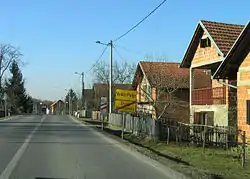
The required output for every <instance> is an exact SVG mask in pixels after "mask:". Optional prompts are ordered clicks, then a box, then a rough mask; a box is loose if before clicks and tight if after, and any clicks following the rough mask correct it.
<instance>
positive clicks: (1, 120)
mask: <svg viewBox="0 0 250 179" xmlns="http://www.w3.org/2000/svg"><path fill="white" fill-rule="evenodd" d="M21 116H23V115H17V116H10V117H3V119H0V122H4V121H10V120H13V119H15V118H18V117H21Z"/></svg>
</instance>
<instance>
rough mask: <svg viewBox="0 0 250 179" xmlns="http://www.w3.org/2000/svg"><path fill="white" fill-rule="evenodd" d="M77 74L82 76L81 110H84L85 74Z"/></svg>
mask: <svg viewBox="0 0 250 179" xmlns="http://www.w3.org/2000/svg"><path fill="white" fill-rule="evenodd" d="M75 74H77V75H80V76H81V81H82V93H81V98H82V99H81V103H82V105H81V110H82V108H83V107H85V108H86V106H85V96H84V95H85V94H84V72H82V73H78V72H75ZM85 110H86V109H85Z"/></svg>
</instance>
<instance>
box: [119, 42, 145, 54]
mask: <svg viewBox="0 0 250 179" xmlns="http://www.w3.org/2000/svg"><path fill="white" fill-rule="evenodd" d="M115 46H116V47H118V48H121V49H123V50H125V51H127V52H130V53H134V54H137V55H139V54H142V52H136V51H132V50H129V49H128V48H126V47H124V46H121V45H117V44H115Z"/></svg>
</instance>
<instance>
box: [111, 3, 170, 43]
mask: <svg viewBox="0 0 250 179" xmlns="http://www.w3.org/2000/svg"><path fill="white" fill-rule="evenodd" d="M166 1H167V0H163V1H162V2H161V3H160V4H159V5H158V6H157V7H156V8H154V9H153V10H152V11H151V12H150V13H149V14H148V15H147V16H145V17H144V18H143V19H142V20H140V21H139V22H138V23H137V24H136V25H134V26H133V27H132V28H131V29H129V30H128V31H127V32H125V33H124V34H122V35H121V36H119V37H117V38H116V39H115V40H114V42H115V41H117V40H120V39H121V38H122V37H124V36H125V35H127V34H128V33H129V32H131V31H132V30H134V29H135V28H136V27H138V26H139V25H140V24H141V23H142V22H143V21H145V20H146V19H147V18H148V17H149V16H150V15H152V14H153V13H154V12H155V11H156V10H157V9H159V8H160V7H161V6H162V5H163V4H164V3H165V2H166Z"/></svg>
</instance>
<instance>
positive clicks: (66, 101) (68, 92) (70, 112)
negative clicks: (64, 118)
mask: <svg viewBox="0 0 250 179" xmlns="http://www.w3.org/2000/svg"><path fill="white" fill-rule="evenodd" d="M65 91H68V95H69V101H68V103H69V115H70V114H71V110H70V108H71V96H70V90H68V89H65ZM65 102H66V104H67V101H66V99H65Z"/></svg>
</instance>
